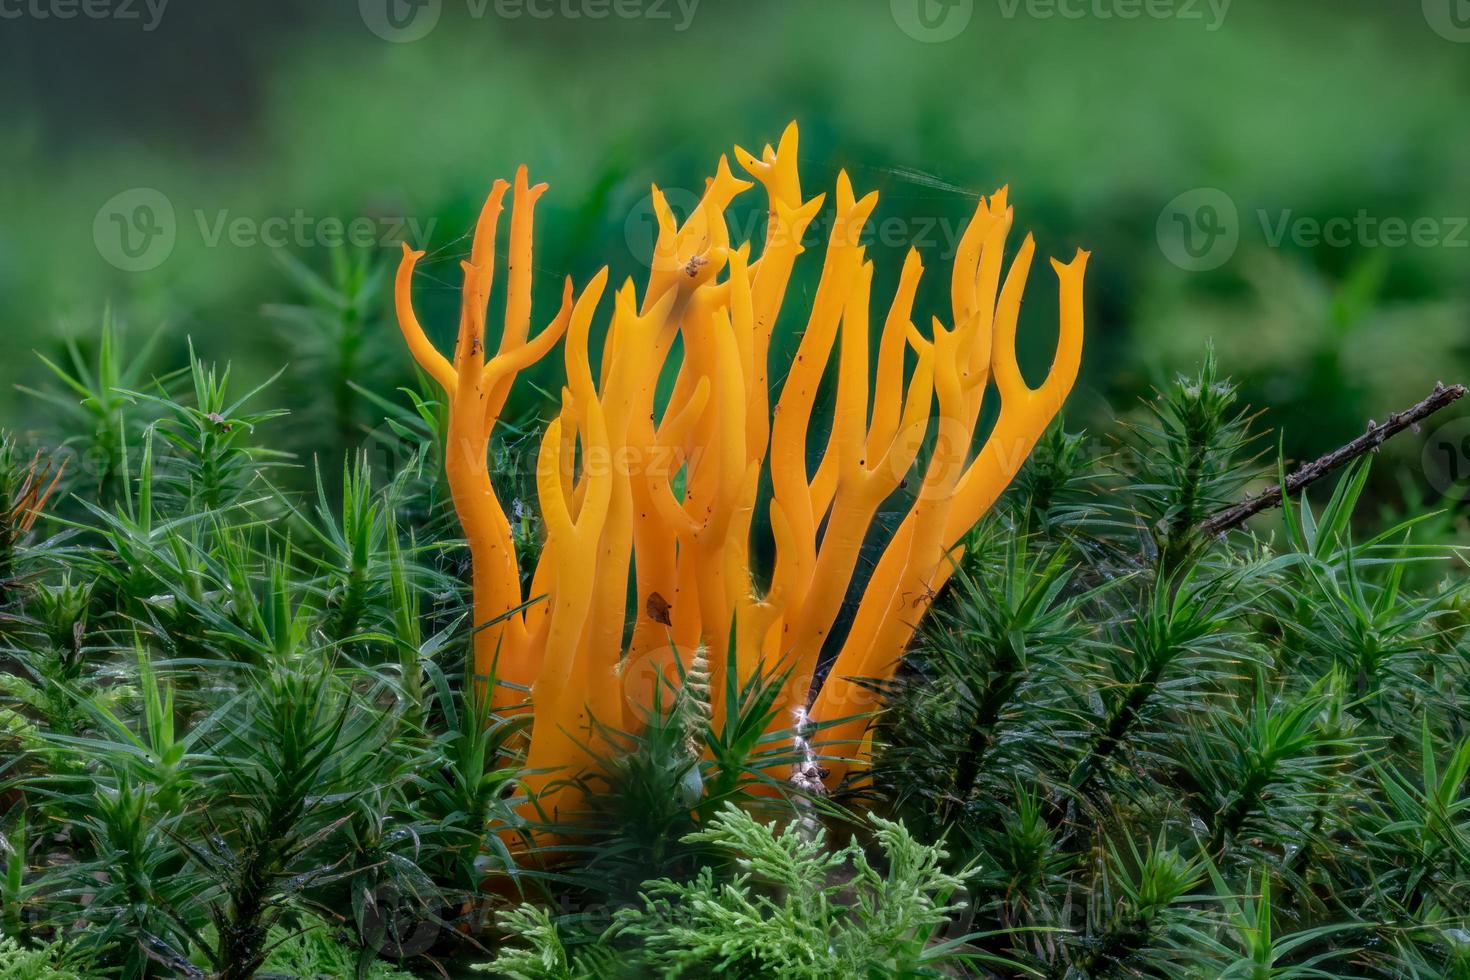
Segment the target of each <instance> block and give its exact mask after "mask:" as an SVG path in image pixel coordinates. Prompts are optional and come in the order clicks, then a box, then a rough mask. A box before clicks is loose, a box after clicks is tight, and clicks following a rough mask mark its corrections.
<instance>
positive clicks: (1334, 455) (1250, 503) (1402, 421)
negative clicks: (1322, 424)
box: [1195, 382, 1466, 538]
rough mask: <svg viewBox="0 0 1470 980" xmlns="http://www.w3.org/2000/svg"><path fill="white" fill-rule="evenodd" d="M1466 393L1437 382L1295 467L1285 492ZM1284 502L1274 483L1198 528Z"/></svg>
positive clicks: (1235, 522) (1241, 519)
mask: <svg viewBox="0 0 1470 980" xmlns="http://www.w3.org/2000/svg"><path fill="white" fill-rule="evenodd" d="M1465 394H1466V389H1465V386H1464V385H1445V384H1444V383H1443V382H1439V383H1436V384H1435V386H1434V391H1432V392H1430V394H1429V397H1428V398H1425V399H1424V400H1423V401H1421V402H1419V404H1417V405H1414V406H1413V407H1411V408H1406V409H1404V410H1403V411H1402V412H1398V413H1395V414H1393V415H1390V416H1389V417H1388V420H1387V421H1386V422H1384V423H1383V424H1382V425H1379V424H1377V423H1376V422H1371V421H1370V422H1369V423H1368V431H1367V432H1364V433H1363V434H1362V435H1360V436H1358V438H1356V439H1354V440H1353V441H1352V442H1350V443H1348V444H1347V445H1345V446H1340V447H1338V448H1337V449H1334V450H1333V451H1332V452H1330V453H1328V454H1327V455H1325V456H1320V457H1318V458H1317V459H1314V460H1312V461H1311V462H1310V463H1307V464H1306V465H1305V466H1302V467H1301V468H1300V469H1297V470H1295V471H1294V472H1293V473H1292V474H1291V475H1290V476H1288V477H1287V478H1286V492H1287V493H1296V492H1297V491H1298V490H1300V489H1301V488H1302V487H1305V486H1307V485H1308V484H1311V483H1314V482H1316V481H1317V480H1320V479H1322V477H1324V476H1326V475H1327V474H1328V473H1331V472H1332V471H1333V470H1335V469H1337V468H1338V467H1340V466H1342V465H1343V464H1344V463H1347V462H1348V461H1350V460H1353V459H1356V458H1357V457H1359V456H1362V455H1363V454H1364V453H1369V452H1373V451H1374V450H1376V449H1377V448H1378V447H1379V446H1381V445H1383V443H1384V442H1385V441H1386V440H1388V439H1390V438H1392V437H1393V436H1396V435H1398V434H1399V433H1400V432H1402V431H1404V430H1405V429H1407V428H1409V427H1410V426H1413V425H1417V424H1418V423H1419V422H1422V421H1423V420H1424V419H1427V418H1428V417H1429V416H1431V415H1433V414H1434V413H1435V412H1438V411H1439V410H1440V409H1442V408H1444V407H1446V406H1448V405H1452V404H1454V403H1455V402H1456V401H1459V400H1460V399H1461V398H1463V397H1464V396H1465ZM1280 504H1281V487H1279V486H1276V487H1272V488H1271V489H1269V490H1266V491H1263V492H1262V493H1259V494H1257V495H1256V496H1254V497H1248V498H1247V499H1245V500H1242V501H1241V502H1240V503H1238V504H1235V505H1233V506H1230V507H1227V508H1225V509H1224V510H1221V511H1216V512H1215V513H1214V514H1211V515H1210V516H1209V517H1207V518H1205V519H1204V520H1203V521H1201V522H1200V523H1199V524H1198V525H1197V526H1196V528H1195V529H1196V530H1197V531H1199V533H1200V534H1202V535H1204V536H1205V537H1206V538H1212V537H1214V536H1215V535H1217V534H1222V533H1224V532H1225V531H1228V530H1230V529H1231V528H1233V527H1239V526H1240V525H1242V524H1244V523H1245V522H1246V521H1247V520H1249V519H1250V518H1252V517H1254V516H1256V515H1257V514H1259V513H1260V512H1261V511H1263V510H1266V509H1267V508H1270V507H1276V506H1279V505H1280Z"/></svg>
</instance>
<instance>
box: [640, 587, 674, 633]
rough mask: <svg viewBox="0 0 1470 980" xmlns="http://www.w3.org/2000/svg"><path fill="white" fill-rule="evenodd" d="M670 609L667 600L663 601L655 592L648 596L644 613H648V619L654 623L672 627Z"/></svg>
mask: <svg viewBox="0 0 1470 980" xmlns="http://www.w3.org/2000/svg"><path fill="white" fill-rule="evenodd" d="M672 609H673V607H672V606H670V605H669V600H667V599H665V598H664V597H663V596H661V595H659V594H658V593H657V592H650V593H649V594H648V602H647V603H646V612H647V613H648V618H649V619H651V620H653V621H654V622H655V623H662V624H663V625H665V626H673V625H674V620H673V619H672V618H671V617H670V616H669V612H670V611H671V610H672Z"/></svg>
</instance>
